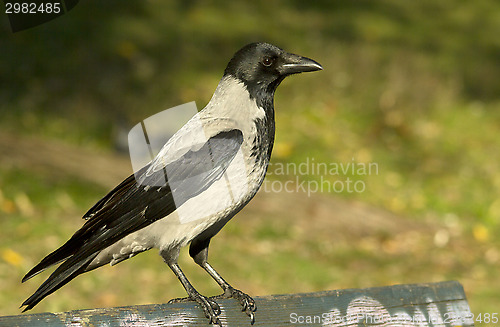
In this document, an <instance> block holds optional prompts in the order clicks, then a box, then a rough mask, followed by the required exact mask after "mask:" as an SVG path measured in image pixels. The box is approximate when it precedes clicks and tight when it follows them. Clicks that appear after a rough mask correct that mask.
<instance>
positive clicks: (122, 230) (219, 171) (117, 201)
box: [22, 129, 243, 311]
mask: <svg viewBox="0 0 500 327" xmlns="http://www.w3.org/2000/svg"><path fill="white" fill-rule="evenodd" d="M242 142H243V134H242V132H241V131H240V130H237V129H233V130H229V131H225V132H221V133H219V134H217V135H215V136H213V137H211V138H210V139H209V140H208V141H207V142H205V143H204V144H203V145H202V146H201V147H199V149H197V150H194V151H193V150H188V151H187V152H186V153H185V154H184V155H183V156H182V157H180V158H179V159H177V160H175V161H173V162H171V163H169V164H167V165H165V166H164V167H163V169H160V170H158V171H155V172H150V171H148V170H149V168H150V165H148V166H146V167H144V168H143V169H141V170H140V171H139V172H137V173H136V174H135V175H131V176H129V177H128V178H127V179H126V180H124V181H123V182H122V183H121V184H120V185H118V186H117V187H116V188H115V189H113V190H112V191H111V192H110V193H109V194H107V195H106V196H105V197H104V198H103V199H101V200H100V201H98V202H97V203H96V204H95V205H94V206H93V207H92V208H91V209H90V210H89V211H88V212H87V213H86V214H85V216H84V218H86V219H88V220H87V221H86V222H85V224H84V225H83V226H82V228H80V229H79V230H78V231H77V232H76V233H75V234H74V235H73V236H72V237H71V238H70V239H69V240H68V241H67V242H66V243H65V244H64V245H63V246H61V247H60V248H59V249H57V250H55V251H54V252H52V253H51V254H49V255H47V256H46V257H45V258H44V259H43V260H42V261H41V262H40V263H39V264H38V265H36V266H35V267H34V268H33V269H31V270H30V271H29V272H28V273H27V274H26V276H24V278H23V282H25V281H26V280H28V279H30V278H32V277H33V276H35V275H37V274H38V273H40V272H42V271H44V270H45V269H47V268H48V267H50V266H52V265H54V264H57V263H59V262H62V261H64V262H63V263H62V264H61V265H60V266H59V267H58V268H57V269H56V270H55V271H54V272H53V273H52V274H51V275H50V276H49V278H48V279H47V280H46V281H45V282H44V283H43V284H42V285H41V286H40V287H39V288H38V290H37V291H36V292H35V293H34V294H33V295H32V296H31V297H30V298H28V299H27V300H26V301H24V303H23V304H22V306H26V308H25V309H24V311H26V310H29V309H31V308H33V307H34V306H35V305H36V304H37V303H38V302H40V301H41V300H42V299H43V298H45V297H46V296H47V295H49V294H51V293H53V292H54V291H56V290H57V289H59V288H60V287H62V286H63V285H65V284H66V283H68V282H69V281H70V280H72V279H73V278H75V277H76V276H78V275H79V274H81V273H83V272H85V270H86V268H87V267H88V265H89V264H90V263H91V262H92V260H93V259H94V258H95V257H96V256H97V255H98V254H99V252H100V251H101V250H103V249H105V248H107V247H108V246H110V245H112V244H114V243H115V242H117V241H119V240H120V239H122V238H124V237H125V236H127V235H129V234H130V233H133V232H135V231H137V230H139V229H141V228H144V227H146V226H148V225H149V224H151V223H153V222H155V221H157V220H159V219H161V218H164V217H166V216H168V215H169V214H170V213H172V212H173V211H175V209H176V208H177V207H178V206H180V205H182V204H183V203H184V202H185V201H187V200H188V199H189V198H192V197H194V196H196V195H198V194H200V193H201V192H203V191H205V190H206V189H208V188H209V187H210V186H211V185H212V184H213V183H214V182H215V181H217V180H218V179H220V178H221V176H222V175H223V174H224V173H225V171H226V169H227V167H228V166H229V164H230V163H231V161H232V160H233V158H234V157H235V155H236V154H237V152H238V151H239V149H240V146H241V144H242ZM194 148H195V147H194ZM171 185H175V189H172V188H171ZM173 193H175V199H174V196H173Z"/></svg>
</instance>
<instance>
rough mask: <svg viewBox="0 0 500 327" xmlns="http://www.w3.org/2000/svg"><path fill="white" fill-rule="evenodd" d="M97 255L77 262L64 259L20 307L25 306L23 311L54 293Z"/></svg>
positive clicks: (79, 272) (82, 271) (80, 271)
mask: <svg viewBox="0 0 500 327" xmlns="http://www.w3.org/2000/svg"><path fill="white" fill-rule="evenodd" d="M97 255H98V252H97V253H94V254H93V255H91V256H89V257H87V258H85V259H82V260H79V261H77V262H74V261H75V260H72V259H73V258H69V259H68V260H66V261H65V262H64V263H63V264H61V265H60V266H59V267H58V268H57V269H56V270H55V271H54V272H53V273H52V274H51V275H50V276H49V278H47V280H46V281H45V282H44V283H43V284H42V285H41V286H40V287H39V288H38V289H37V290H36V292H35V293H34V294H33V295H31V296H30V297H29V298H28V299H27V300H26V301H24V302H23V304H22V305H21V307H23V306H26V308H24V310H23V312H25V311H28V310H30V309H32V308H33V307H34V306H35V305H37V304H38V303H39V302H40V301H41V300H43V299H44V298H45V297H46V296H48V295H50V294H52V293H54V292H55V291H56V290H58V289H59V288H61V287H62V286H64V285H66V284H67V283H68V282H70V281H71V280H72V279H73V278H75V277H76V276H78V275H80V274H82V273H84V272H85V270H86V268H87V267H88V265H89V264H90V263H91V262H92V260H94V258H95V257H96V256H97ZM77 260H78V259H77ZM35 268H36V267H35ZM32 270H34V269H32ZM36 274H37V273H35V274H34V275H36ZM29 275H30V273H28V275H26V276H29ZM34 275H31V276H29V277H28V278H27V279H29V278H31V277H33V276H34ZM25 278H26V277H25ZM27 279H26V280H27ZM23 281H24V279H23Z"/></svg>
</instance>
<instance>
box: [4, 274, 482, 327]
mask: <svg viewBox="0 0 500 327" xmlns="http://www.w3.org/2000/svg"><path fill="white" fill-rule="evenodd" d="M255 300H256V302H257V307H258V310H257V312H256V322H255V325H254V326H286V325H302V326H473V319H472V314H471V311H470V308H469V305H468V303H467V299H466V297H465V293H464V290H463V288H462V286H461V285H460V284H459V283H458V282H455V281H450V282H440V283H432V284H415V285H396V286H387V287H377V288H368V289H346V290H337V291H324V292H318V293H304V294H285V295H272V296H263V297H255ZM218 303H219V304H220V306H221V309H222V314H221V317H220V320H221V322H222V324H223V326H250V320H249V318H248V317H247V316H246V315H245V313H243V312H241V309H240V307H239V305H238V304H237V303H236V301H235V300H232V299H228V300H219V301H218ZM0 326H1V327H15V326H28V327H38V326H44V327H45V326H50V327H55V326H58V327H59V326H61V327H62V326H65V327H66V326H67V327H69V326H71V327H80V326H82V327H83V326H85V327H87V326H95V327H97V326H99V327H101V326H102V327H104V326H106V327H114V326H116V327H124V326H126V327H132V326H134V327H146V326H147V327H150V326H155V327H163V326H208V322H207V319H206V318H205V317H204V316H203V313H202V311H201V309H200V308H199V307H198V306H197V305H196V304H194V303H177V304H153V305H140V306H130V307H120V308H105V309H89V310H76V311H69V312H62V313H39V314H24V315H18V316H6V317H0Z"/></svg>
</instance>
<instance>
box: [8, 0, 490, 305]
mask: <svg viewBox="0 0 500 327" xmlns="http://www.w3.org/2000/svg"><path fill="white" fill-rule="evenodd" d="M89 17H92V19H89ZM499 32H500V4H499V3H498V2H495V1H493V0H478V1H474V2H467V1H459V2H458V3H457V2H456V1H451V0H443V1H440V2H439V3H436V2H432V1H430V0H422V1H418V2H409V1H377V2H373V1H367V0H363V1H356V2H349V1H315V2H313V3H306V2H304V1H281V0H280V1H273V2H268V1H263V0H262V1H254V2H243V1H233V2H224V1H203V2H201V1H183V2H180V1H178V2H176V1H159V0H156V1H154V0H151V1H128V2H126V3H124V2H121V1H106V2H100V1H87V2H85V4H84V3H81V4H79V5H78V6H77V7H76V8H75V9H74V10H73V11H71V12H70V13H69V14H67V15H64V16H63V17H61V18H59V19H57V20H54V21H52V22H50V23H48V24H45V25H42V26H39V27H37V28H35V29H31V30H28V31H24V32H21V33H16V34H11V33H9V32H8V28H7V26H6V25H5V24H4V26H3V31H2V34H1V36H0V48H2V49H3V50H2V51H1V52H0V71H1V72H2V74H1V76H2V77H1V82H2V85H3V86H2V88H0V100H1V101H0V114H1V117H2V118H1V120H0V128H1V129H2V130H3V131H6V132H9V133H12V134H18V135H22V136H26V135H31V136H35V137H39V138H45V139H47V140H51V139H57V140H63V141H64V142H67V143H69V144H72V145H74V146H76V147H81V148H86V149H99V151H103V149H108V150H109V149H112V148H113V147H114V136H115V134H116V126H117V125H120V124H122V123H123V121H125V122H127V123H128V124H130V125H133V124H135V123H136V122H137V121H139V120H141V119H143V118H145V117H147V116H150V115H152V114H154V113H156V112H158V111H161V110H163V109H166V108H169V107H172V106H175V105H178V104H181V103H184V102H188V101H193V100H195V101H196V102H197V103H198V106H199V107H202V106H203V105H204V104H205V103H206V102H207V101H208V100H209V98H210V96H211V94H212V92H213V90H214V89H215V86H216V84H217V82H218V80H219V78H220V76H221V73H222V71H223V68H224V67H225V64H226V63H227V61H228V59H229V58H230V56H231V55H232V54H233V53H234V51H235V50H236V49H238V48H239V47H241V46H242V45H244V44H246V43H248V42H251V41H256V40H263V41H269V42H272V43H275V44H277V45H279V46H281V47H283V48H285V49H287V50H289V51H292V52H296V53H299V54H303V55H306V56H310V57H312V58H314V59H316V60H318V61H319V62H320V63H322V64H323V66H324V68H325V70H324V71H323V72H320V73H315V74H304V75H303V76H300V77H292V78H290V80H286V81H285V82H284V83H283V85H282V86H280V88H279V89H278V92H277V94H276V103H275V105H276V109H277V112H276V115H277V117H276V118H277V144H276V149H275V153H274V157H273V162H275V163H296V164H300V163H302V162H305V161H306V160H307V158H309V159H310V158H314V160H315V162H324V163H344V164H346V163H350V162H365V163H367V162H374V163H377V164H378V167H379V170H378V172H379V173H378V174H377V175H369V176H360V175H356V174H354V175H348V176H338V175H335V176H333V175H328V176H319V175H306V176H299V178H300V179H301V180H306V181H321V180H322V179H321V178H323V180H324V179H326V180H327V181H329V182H334V181H336V180H345V178H346V177H350V178H352V179H354V180H362V181H363V182H364V183H365V185H366V190H365V191H364V192H362V193H356V192H353V193H348V192H342V193H340V194H333V195H332V197H333V196H335V195H340V196H342V197H344V198H346V199H349V200H352V199H356V200H358V201H363V202H367V203H370V204H372V205H374V206H377V207H381V208H385V209H388V210H389V211H392V212H395V213H397V214H399V215H401V216H403V217H411V219H414V220H415V221H435V222H436V223H437V224H441V226H442V228H445V229H446V230H458V231H459V232H457V233H455V234H453V233H451V234H452V235H454V236H453V237H454V238H456V239H460V240H462V239H463V242H466V243H465V244H467V245H461V247H458V246H457V247H453V246H451V245H450V246H449V247H446V246H445V247H443V248H439V249H436V248H434V247H433V244H434V243H433V241H432V240H431V243H430V245H428V246H429V247H425V246H423V245H422V246H420V247H417V249H419V250H420V251H423V253H419V252H418V251H415V252H411V253H401V254H397V253H396V254H394V253H391V252H390V251H389V252H387V251H384V250H383V249H381V248H377V247H373V246H366V244H365V243H363V242H364V241H363V240H356V241H352V244H349V245H342V244H339V245H336V244H335V242H334V240H328V241H325V240H324V239H321V238H319V237H318V239H316V238H314V239H310V238H309V237H307V236H305V235H302V234H300V233H299V234H296V232H294V230H293V229H291V227H290V222H287V221H286V219H285V218H286V217H287V211H286V210H287V208H286V206H284V207H283V213H282V216H280V217H276V218H274V217H268V219H267V220H266V219H260V220H258V221H257V222H256V223H255V224H256V225H257V226H255V229H252V230H250V231H247V230H246V229H245V228H246V227H245V226H246V225H245V224H246V222H244V221H242V220H240V221H239V222H234V223H231V224H229V225H228V226H227V227H226V229H225V230H224V231H223V232H222V234H221V235H220V238H221V241H220V242H216V241H215V242H213V245H212V247H213V248H212V249H211V252H213V258H214V259H212V260H214V261H215V262H217V265H216V266H220V267H221V269H222V271H224V270H225V271H226V274H227V273H228V272H229V274H230V275H231V278H237V280H234V282H235V283H237V284H241V287H242V288H245V289H248V288H250V290H252V291H253V292H255V293H257V294H269V293H275V292H279V293H284V292H296V291H316V290H322V289H326V288H337V287H367V286H376V285H382V284H389V283H393V282H426V281H436V280H442V279H448V278H457V279H459V280H461V281H465V282H466V286H469V288H467V289H466V290H467V291H468V293H469V294H468V295H469V299H470V301H471V306H472V307H473V310H475V311H476V312H493V310H498V303H499V301H500V296H499V295H498V294H497V293H498V292H494V291H492V290H495V289H496V290H498V289H499V286H500V285H499V283H498V281H497V280H496V277H495V273H496V271H498V268H499V267H498V266H499V260H500V258H499V254H498V253H499V250H498V245H499V244H498V241H497V240H496V237H495V236H496V235H497V234H498V232H499V230H500V227H499V217H500V202H499V200H498V198H499V194H500V170H499V169H498V162H499V161H500V154H499V152H498V149H499V148H500V138H499V137H498V133H499V132H498V131H499V126H500V110H499V107H500V99H499V96H498V95H499V94H500V83H498V76H500V56H499V55H498V54H499V53H500V39H499V38H498V33H499ZM104 151H106V150H104ZM6 162H7V163H8V158H2V157H0V200H1V201H0V214H1V215H2V216H1V219H0V230H1V232H0V233H1V235H2V237H1V238H0V250H1V251H2V252H1V254H2V259H3V260H0V268H1V269H0V274H1V276H0V283H2V287H1V288H2V290H5V291H2V292H1V294H0V313H1V314H15V313H17V312H18V311H17V305H18V304H19V303H17V302H16V303H11V302H12V299H13V298H15V299H19V298H23V297H25V296H27V295H29V291H30V290H28V288H30V289H34V287H35V286H36V285H34V284H35V283H31V284H30V285H29V286H23V287H22V288H20V286H19V284H18V280H19V279H20V277H21V276H22V275H23V274H24V273H25V272H26V271H27V270H28V269H29V268H30V267H31V266H32V265H33V264H34V263H36V262H35V261H37V260H39V259H40V258H42V257H43V256H44V255H45V254H47V253H48V251H51V250H53V249H54V248H55V247H57V246H58V245H60V244H61V243H62V242H63V241H65V240H66V239H67V238H68V236H69V235H70V234H71V233H72V232H73V231H74V230H75V229H76V228H78V227H79V226H80V225H81V221H80V220H79V219H78V217H79V216H81V214H82V213H83V212H85V210H86V209H87V208H88V207H89V206H90V205H92V204H93V203H94V202H95V201H96V200H97V199H98V198H99V196H100V195H102V194H104V193H105V192H106V190H107V188H104V187H103V186H102V185H96V184H93V183H91V182H89V181H86V180H82V179H79V178H78V177H77V176H73V175H71V176H64V175H63V176H61V175H60V174H51V173H47V172H43V171H35V172H32V171H28V170H26V169H22V168H16V167H12V166H11V165H9V164H6ZM82 169H91V168H89V167H82ZM124 177H125V176H124ZM272 178H274V179H280V178H285V179H286V178H291V177H290V176H273V177H272ZM332 215H333V214H332ZM304 219H307V217H304ZM274 220H276V222H274ZM292 224H293V223H292ZM457 226H458V227H457ZM393 237H395V236H391V237H389V239H392V238H393ZM422 237H423V236H422ZM40 240H43V242H42V243H43V247H42V246H41V245H40ZM287 240H288V241H287ZM368 240H370V238H369V237H368ZM367 242H368V244H372V243H370V242H369V241H367ZM422 242H423V243H425V242H424V241H422ZM323 243H326V244H330V243H331V244H330V245H329V246H331V248H328V250H325V249H324V248H323V247H324V245H322V244H323ZM375 243H376V244H379V243H380V244H386V241H385V240H384V239H383V238H382V239H380V240H377V241H376V242H375ZM438 243H439V242H438ZM227 244H232V245H233V246H231V247H228V246H227ZM246 244H256V247H257V248H259V249H260V250H258V251H257V254H255V253H253V252H252V251H250V250H249V249H246V246H245V245H246ZM273 244H274V245H273ZM363 244H364V245H363ZM380 244H379V245H380ZM299 245H300V246H299ZM372 245H373V244H372ZM336 246H337V247H336ZM380 246H382V245H380ZM298 247H300V249H298ZM386 247H387V244H386ZM270 249H271V250H270ZM386 250H387V249H386ZM242 251H246V252H244V253H241V252H242ZM259 251H260V252H259ZM429 251H430V252H429ZM221 253H225V254H226V256H225V257H222V256H221V255H220V254H221ZM429 253H431V254H432V256H436V258H434V259H432V258H428V256H429ZM450 256H451V257H453V259H450V258H449V257H450ZM240 257H241V258H240ZM238 258H239V259H238ZM182 260H183V262H182V263H184V264H188V262H189V261H190V260H189V258H186V255H185V254H184V256H183V259H182ZM216 260H218V261H216ZM447 260H449V261H450V262H451V263H450V264H449V265H447V262H448V261H447ZM134 261H135V262H134ZM443 261H444V263H443ZM188 265H189V266H191V264H190V263H189V264H188ZM102 270H103V271H102V272H101V274H99V273H93V274H89V276H88V277H82V278H81V280H79V279H77V280H75V281H74V282H72V284H73V286H71V287H69V286H68V287H65V290H64V291H63V292H61V293H59V295H57V296H51V297H50V299H48V300H46V301H44V302H42V304H41V308H42V309H44V310H66V309H70V308H71V309H74V308H76V306H75V304H74V303H84V304H86V305H87V306H95V305H101V306H102V305H117V304H130V303H140V302H145V301H146V302H154V301H165V300H167V299H168V298H170V297H173V296H181V295H182V290H181V289H180V286H179V285H177V281H176V280H175V279H174V278H172V276H169V272H166V270H167V269H166V268H165V267H164V265H163V264H162V263H161V261H160V260H158V258H156V256H155V255H153V254H144V255H141V256H139V257H137V258H136V259H134V260H132V261H131V262H127V263H123V264H121V265H120V266H118V267H117V268H112V269H110V268H103V269H102ZM353 271H354V272H355V273H353ZM127 274H128V275H132V276H134V277H136V278H137V280H138V281H139V282H140V283H144V284H148V283H154V285H155V287H153V288H151V289H146V288H144V289H142V288H141V292H143V293H141V294H137V289H136V287H135V285H129V284H128V283H127V282H126V281H128V279H126V277H125V276H126V275H127ZM189 274H190V275H191V274H193V278H194V280H195V281H196V282H197V283H196V284H197V285H198V284H199V285H200V288H201V289H204V290H206V291H207V292H215V291H216V290H217V287H216V285H213V284H208V285H206V284H205V283H207V281H206V280H207V278H206V276H204V274H203V272H201V271H198V270H197V269H196V268H193V269H192V270H189ZM424 277H425V278H426V279H425V278H424ZM111 280H112V281H113V283H112V285H113V286H110V287H118V286H119V285H120V287H123V288H124V289H123V290H122V289H120V290H114V289H106V286H108V285H110V281H111ZM75 284H76V285H75ZM243 285H244V286H243ZM476 287H477V289H476ZM94 288H99V289H101V288H104V289H105V291H103V292H101V293H99V294H95V293H93V291H92V290H93V289H94ZM20 290H22V292H21V291H20ZM172 290H175V291H172ZM175 292H177V293H175ZM19 293H23V296H20V294H19ZM174 293H175V294H174ZM116 294H120V296H123V297H124V298H116V297H117V295H116ZM129 298H130V299H129ZM131 299H133V300H131ZM45 303H46V304H45Z"/></svg>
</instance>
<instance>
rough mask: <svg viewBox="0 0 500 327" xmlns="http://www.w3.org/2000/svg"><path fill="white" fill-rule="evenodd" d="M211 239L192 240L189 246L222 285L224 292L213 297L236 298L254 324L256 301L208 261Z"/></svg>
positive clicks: (200, 263) (206, 269) (202, 265)
mask: <svg viewBox="0 0 500 327" xmlns="http://www.w3.org/2000/svg"><path fill="white" fill-rule="evenodd" d="M209 243H210V240H206V241H204V242H192V243H191V246H190V248H189V254H190V255H191V257H193V259H194V261H195V262H196V263H197V264H198V265H200V266H201V267H202V268H203V269H205V271H206V272H208V273H209V274H210V276H212V278H213V279H214V280H215V281H216V282H217V283H218V284H219V285H220V287H221V288H222V290H223V291H224V293H222V294H221V295H218V296H214V297H211V299H225V298H234V299H236V300H238V302H239V303H240V304H241V307H242V311H244V312H245V313H246V314H247V315H248V316H249V317H250V320H251V324H252V325H253V324H254V322H255V313H254V312H255V311H256V310H257V305H256V304H255V301H254V300H253V299H252V298H251V297H250V296H249V295H248V294H246V293H243V292H242V291H240V290H238V289H236V288H234V287H232V286H231V285H229V283H228V282H226V281H225V280H224V278H222V276H221V275H219V273H218V272H217V271H215V269H214V268H213V267H212V266H211V265H210V264H209V263H208V262H207V258H208V245H209Z"/></svg>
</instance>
